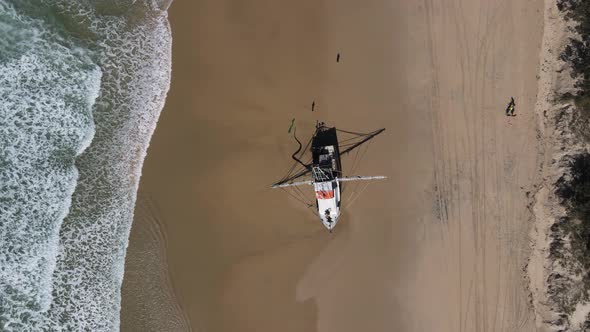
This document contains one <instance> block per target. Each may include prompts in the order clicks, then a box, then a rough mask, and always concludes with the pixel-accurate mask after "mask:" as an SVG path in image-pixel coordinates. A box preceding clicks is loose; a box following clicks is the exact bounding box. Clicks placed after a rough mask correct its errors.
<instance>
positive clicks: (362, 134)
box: [336, 129, 374, 136]
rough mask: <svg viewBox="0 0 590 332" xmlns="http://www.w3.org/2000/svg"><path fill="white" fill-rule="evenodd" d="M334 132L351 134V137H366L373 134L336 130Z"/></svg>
mask: <svg viewBox="0 0 590 332" xmlns="http://www.w3.org/2000/svg"><path fill="white" fill-rule="evenodd" d="M336 131H340V132H343V133H347V134H351V135H358V136H368V135H371V134H373V133H374V132H371V133H368V134H364V133H355V132H354V131H348V130H343V129H336Z"/></svg>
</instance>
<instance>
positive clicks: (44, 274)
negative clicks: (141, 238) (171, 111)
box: [0, 0, 171, 331]
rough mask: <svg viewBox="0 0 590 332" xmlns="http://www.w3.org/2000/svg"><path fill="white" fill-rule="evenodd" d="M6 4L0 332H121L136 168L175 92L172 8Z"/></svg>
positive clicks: (1, 24)
mask: <svg viewBox="0 0 590 332" xmlns="http://www.w3.org/2000/svg"><path fill="white" fill-rule="evenodd" d="M5 1H6V0H0V32H1V33H4V32H5V31H4V29H5V30H6V31H7V33H8V37H7V38H5V39H4V40H2V41H0V66H1V70H0V82H1V83H2V84H0V97H1V98H2V105H0V112H2V113H0V292H2V293H0V330H7V331H10V330H15V331H27V330H30V331H37V330H40V329H43V330H50V331H60V330H64V331H70V330H74V331H80V330H91V331H114V330H117V329H118V327H119V308H120V287H121V282H122V278H123V267H124V258H125V249H126V247H127V240H128V237H129V230H130V226H131V221H132V217H133V207H134V204H135V198H136V192H137V188H138V184H139V177H140V173H141V166H142V163H143V159H144V157H145V154H146V149H147V146H148V143H149V139H150V137H151V135H152V133H153V131H154V129H155V125H156V122H157V119H158V116H159V113H160V111H161V109H162V107H163V104H164V100H165V95H166V93H167V90H168V87H169V82H170V65H171V64H170V49H171V37H170V29H169V25H168V21H167V17H166V12H165V11H163V10H162V9H165V8H167V3H166V2H155V1H148V0H146V1H120V2H115V1H110V2H109V1H75V2H72V1H67V0H63V1H61V0H46V1H44V2H43V1H42V2H39V0H35V1H33V0H31V1H32V2H31V3H34V4H35V6H33V5H29V4H25V5H23V3H24V2H19V3H18V4H13V5H14V7H17V10H16V11H15V10H14V9H13V8H12V7H11V6H10V5H8V4H7V3H6V2H5ZM43 4H44V5H45V6H46V7H45V9H44V8H41V9H39V7H42V6H43ZM23 13H26V14H23ZM52 15H53V16H52ZM60 22H61V23H60ZM49 24H55V25H56V26H58V27H57V28H56V27H51V26H48V25H49ZM19 34H20V35H21V36H24V35H26V36H27V43H26V45H24V46H23V48H24V49H20V48H19V47H16V46H15V43H13V42H11V41H10V40H14V41H17V40H21V41H22V39H20V37H18V35H19ZM11 38H12V39H11ZM21 44H22V43H21ZM25 46H26V47H25ZM93 63H95V64H96V65H94V64H93ZM101 73H102V77H101ZM99 84H100V88H99ZM91 106H92V107H91ZM91 140H92V141H91ZM90 141H91V142H90ZM82 151H83V153H82V154H81V155H79V154H80V153H81V152H82ZM74 161H75V165H76V167H74ZM76 168H77V170H78V172H76ZM74 188H75V189H74ZM72 192H73V193H72ZM70 202H71V204H70ZM66 214H67V216H66ZM64 217H65V219H64ZM62 221H63V222H62Z"/></svg>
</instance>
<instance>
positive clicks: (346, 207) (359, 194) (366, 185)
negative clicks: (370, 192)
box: [344, 181, 370, 209]
mask: <svg viewBox="0 0 590 332" xmlns="http://www.w3.org/2000/svg"><path fill="white" fill-rule="evenodd" d="M369 183H370V182H368V181H367V183H366V184H365V186H364V187H363V189H361V191H359V192H358V194H357V195H356V196H355V197H354V198H353V199H351V200H350V202H349V203H348V204H347V205H346V206H345V207H344V208H345V209H348V208H349V207H350V206H351V205H352V203H354V201H356V199H357V198H359V197H360V196H361V194H362V193H363V192H364V191H365V190H366V189H367V187H368V186H369Z"/></svg>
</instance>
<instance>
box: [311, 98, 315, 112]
mask: <svg viewBox="0 0 590 332" xmlns="http://www.w3.org/2000/svg"><path fill="white" fill-rule="evenodd" d="M311 111H312V112H313V111H315V100H314V101H312V102H311Z"/></svg>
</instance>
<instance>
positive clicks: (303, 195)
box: [294, 187, 312, 205]
mask: <svg viewBox="0 0 590 332" xmlns="http://www.w3.org/2000/svg"><path fill="white" fill-rule="evenodd" d="M294 189H295V190H297V192H298V193H299V195H300V197H302V199H303V200H304V201H305V202H307V204H308V205H312V204H311V203H310V202H309V201H308V200H307V199H305V198H304V197H305V193H303V191H301V188H299V187H294Z"/></svg>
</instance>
